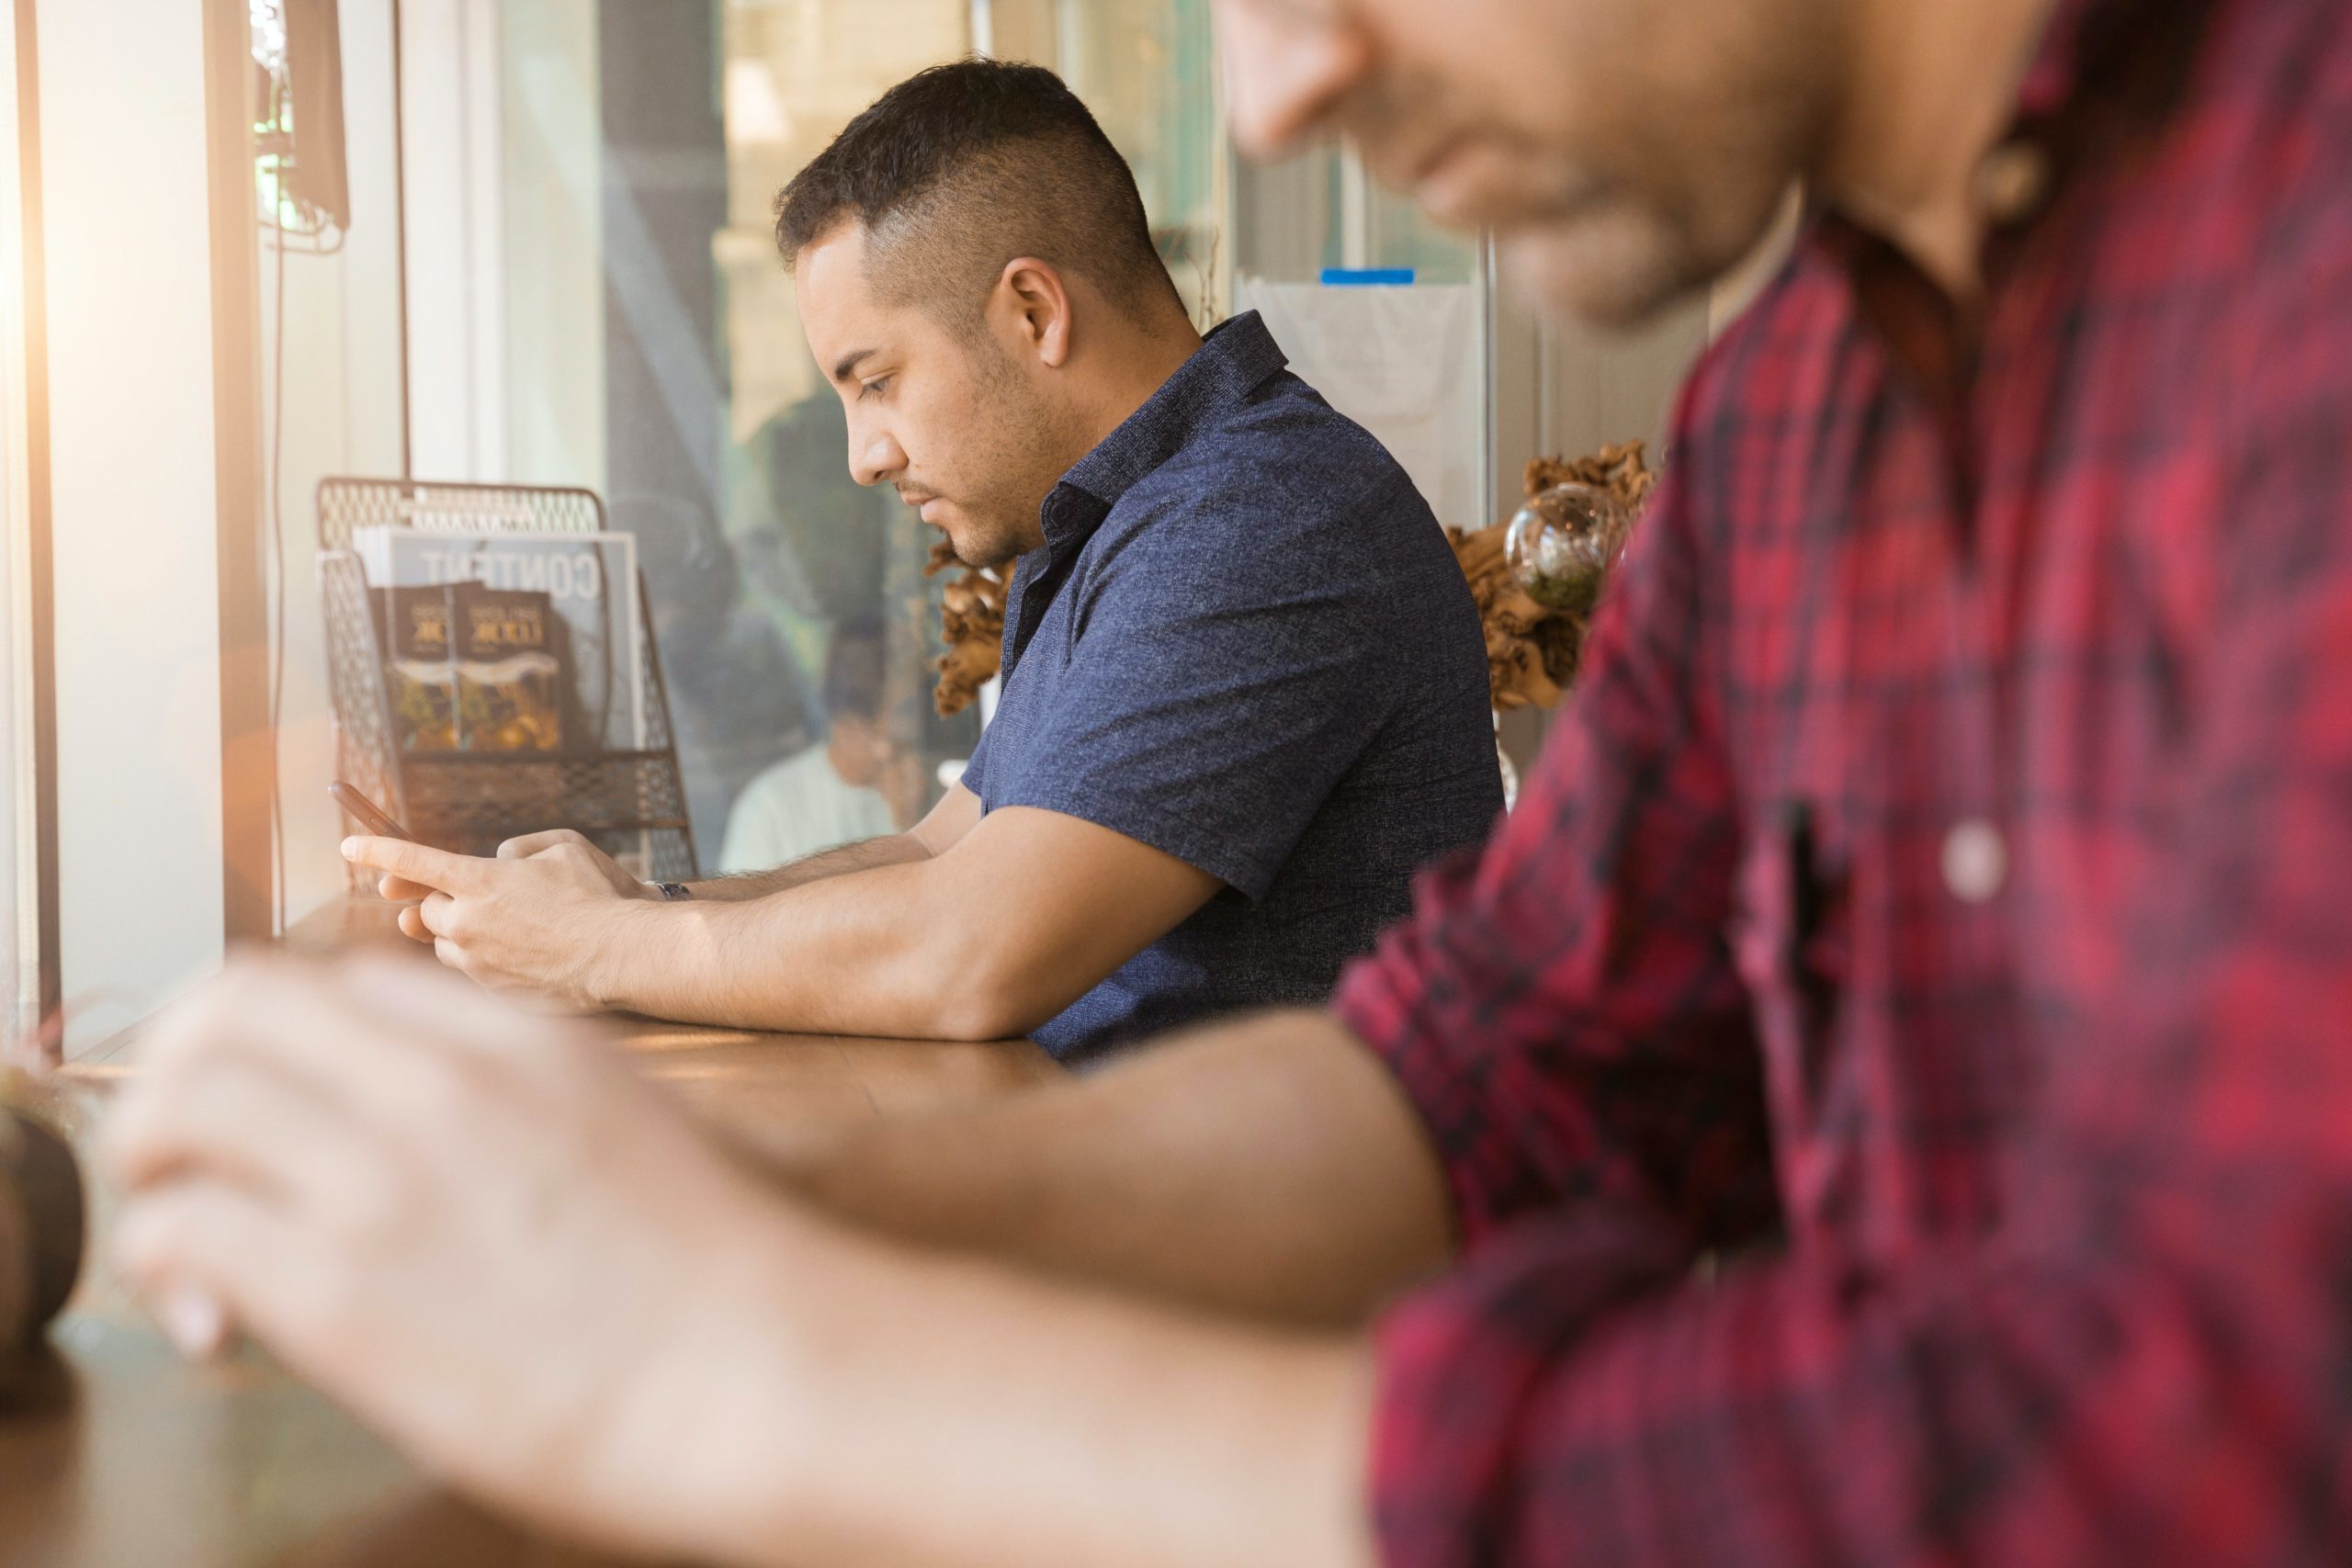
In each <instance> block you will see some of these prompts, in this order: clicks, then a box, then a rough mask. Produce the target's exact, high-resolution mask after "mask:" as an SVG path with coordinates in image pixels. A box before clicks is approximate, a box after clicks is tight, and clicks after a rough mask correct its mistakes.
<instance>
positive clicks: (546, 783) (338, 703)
mask: <svg viewBox="0 0 2352 1568" xmlns="http://www.w3.org/2000/svg"><path fill="white" fill-rule="evenodd" d="M318 505H319V578H320V581H319V589H320V603H321V605H322V612H323V614H324V615H325V618H326V647H327V666H328V669H327V674H328V690H329V693H330V695H331V698H332V703H331V706H332V717H333V729H334V755H335V767H336V774H337V776H338V777H340V778H342V779H344V780H345V781H346V782H347V783H349V784H351V785H352V786H353V787H355V788H356V789H357V790H358V791H359V792H360V793H361V794H363V795H368V797H369V798H370V799H373V800H375V801H378V802H379V803H380V804H381V805H383V806H384V807H385V808H386V809H387V810H389V811H390V812H391V813H392V815H393V816H395V817H397V818H400V819H401V822H403V823H404V824H406V826H407V827H408V829H409V830H410V831H411V832H413V833H414V834H415V835H416V837H417V838H418V839H419V840H422V841H424V842H425V843H428V844H434V845H436V846H438V847H440V848H442V849H447V850H454V851H457V852H460V853H464V854H490V853H492V852H495V851H496V849H497V847H498V845H499V844H500V843H501V842H502V841H503V840H507V839H511V838H515V837H516V836H518V835H520V834H524V833H534V832H538V831H541V830H543V829H551V828H571V829H577V830H578V831H580V832H582V833H583V834H585V835H587V836H588V837H589V838H590V839H592V840H595V841H596V842H597V843H598V844H600V845H601V846H603V847H604V848H605V850H606V851H607V852H611V853H613V854H614V855H616V857H618V858H621V859H622V860H623V862H624V863H630V862H641V864H642V870H643V873H644V874H646V875H647V876H649V877H650V878H652V879H653V880H655V881H660V882H678V881H686V880H689V879H691V878H693V877H695V876H696V875H698V874H699V870H698V867H697V865H696V862H695V839H694V828H693V826H692V824H691V823H690V822H689V821H688V820H687V816H686V791H685V782H684V778H683V777H682V775H681V774H680V773H679V769H678V746H677V738H676V733H675V731H674V730H673V729H672V728H671V725H670V705H669V698H668V695H667V694H666V692H665V691H664V689H663V687H662V659H661V654H660V652H659V650H658V649H656V648H655V646H654V642H653V626H652V621H651V617H650V614H649V612H648V610H647V607H646V596H645V591H644V584H643V580H642V577H641V575H640V577H639V582H638V591H637V622H638V625H637V631H638V638H637V644H638V649H639V657H638V658H637V659H636V660H634V663H635V666H636V667H635V669H634V670H633V671H630V670H626V669H623V670H615V669H613V668H611V640H610V639H609V638H608V639H607V641H606V643H605V660H606V663H605V669H604V670H603V671H602V678H603V679H604V680H605V681H606V682H610V681H611V680H612V679H614V678H616V677H619V678H626V679H634V680H635V681H636V682H638V689H637V693H636V697H637V700H638V701H639V702H640V703H641V705H642V708H641V711H642V714H643V728H642V732H641V733H642V739H643V741H644V744H643V745H642V746H641V747H633V748H628V749H616V748H613V747H609V746H604V745H598V746H594V747H573V746H571V745H569V744H567V745H566V747H565V748H564V749H563V750H556V751H405V752H404V751H402V750H401V749H400V746H399V743H398V740H397V731H396V729H395V728H394V725H393V720H392V712H391V705H390V698H389V697H388V696H387V694H386V690H385V679H384V671H385V649H384V648H383V646H382V643H381V640H380V638H379V632H378V626H377V621H376V618H375V616H374V615H373V614H372V613H371V610H370V606H369V601H368V594H369V592H370V585H369V583H368V579H367V574H366V570H365V567H364V566H363V564H362V560H361V558H360V556H359V554H358V553H357V552H356V549H355V547H354V535H355V533H356V530H358V529H361V528H365V527H369V526H371V525H390V526H393V527H395V528H415V527H416V526H417V524H418V521H419V519H420V518H425V519H429V518H433V517H435V516H450V515H455V516H458V517H461V518H462V519H463V520H464V521H465V523H466V525H467V528H468V530H469V531H471V532H480V533H505V532H511V533H515V534H526V535H564V534H574V535H593V534H602V533H604V532H605V503H604V502H603V501H602V500H601V499H600V498H599V497H598V496H597V495H596V494H595V492H594V491H586V490H571V489H555V488H547V487H540V486H527V485H477V484H438V483H431V482H426V481H420V480H412V479H345V478H334V479H322V480H321V481H320V484H319V491H318ZM433 531H435V530H434V529H432V528H430V527H427V528H424V529H420V530H419V532H420V533H429V532H433ZM605 696H606V702H607V711H609V702H610V696H611V694H610V691H609V687H607V690H606V694H605ZM567 739H568V738H567ZM632 739H635V738H634V737H632ZM372 885H373V878H372V875H371V874H366V873H360V872H357V871H355V872H354V873H353V874H352V876H351V886H352V887H353V890H354V891H365V890H367V889H368V888H369V887H370V886H372Z"/></svg>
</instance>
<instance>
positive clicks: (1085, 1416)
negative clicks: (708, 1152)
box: [681, 1224, 1372, 1568]
mask: <svg viewBox="0 0 2352 1568" xmlns="http://www.w3.org/2000/svg"><path fill="white" fill-rule="evenodd" d="M795 1232H798V1233H800V1234H799V1235H798V1236H797V1238H796V1239H794V1240H792V1241H791V1242H790V1243H789V1244H788V1245H778V1246H774V1247H770V1248H769V1251H768V1258H767V1260H766V1261H764V1262H763V1263H762V1264H760V1265H759V1266H758V1268H759V1270H760V1272H761V1274H762V1275H763V1277H764V1278H765V1279H766V1280H767V1284H766V1287H765V1290H764V1292H762V1293H763V1295H764V1297H765V1299H766V1300H767V1301H768V1302H770V1303H773V1305H772V1315H771V1316H770V1317H769V1319H768V1321H769V1322H770V1323H771V1324H772V1325H774V1327H773V1332H772V1333H771V1335H770V1336H769V1339H768V1344H769V1347H770V1352H769V1353H768V1354H766V1355H754V1356H752V1357H751V1358H749V1359H750V1361H751V1362H752V1364H751V1365H746V1364H745V1363H744V1360H743V1359H736V1358H729V1364H728V1365H727V1366H726V1367H724V1368H723V1369H718V1368H712V1369H710V1370H709V1371H707V1373H706V1374H705V1375H706V1376H707V1379H708V1381H709V1384H710V1388H709V1392H708V1393H707V1394H706V1395H705V1396H703V1397H701V1398H699V1399H696V1400H695V1401H693V1402H692V1403H694V1404H695V1405H696V1406H697V1407H698V1408H700V1409H701V1410H702V1412H703V1414H702V1416H698V1417H697V1419H696V1421H695V1428H696V1429H697V1430H698V1431H700V1432H702V1433H703V1434H705V1435H706V1438H707V1446H708V1447H709V1448H711V1449H712V1450H713V1455H714V1457H712V1458H705V1457H703V1456H700V1455H698V1454H696V1455H692V1456H682V1457H684V1458H685V1459H686V1461H687V1462H690V1463H692V1464H693V1465H694V1466H695V1470H696V1471H697V1473H696V1474H695V1476H694V1477H693V1478H692V1482H691V1483H690V1485H688V1486H686V1487H683V1488H682V1489H681V1490H682V1491H684V1492H696V1491H698V1492H701V1493H702V1495H705V1496H706V1497H707V1499H708V1501H709V1503H710V1504H711V1507H710V1509H709V1511H708V1513H707V1516H706V1517H705V1520H704V1523H705V1524H706V1526H707V1534H706V1537H705V1539H704V1540H702V1541H701V1542H700V1543H699V1544H700V1545H702V1546H703V1548H704V1549H705V1550H708V1551H713V1552H714V1553H715V1554H718V1555H721V1556H723V1557H725V1558H728V1559H729V1560H735V1561H743V1562H792V1563H796V1564H810V1565H815V1568H823V1565H827V1564H842V1565H849V1564H856V1563H865V1562H900V1563H909V1564H925V1565H934V1568H950V1565H953V1568H997V1565H1002V1568H1028V1565H1030V1564H1035V1563H1054V1564H1057V1565H1061V1568H1086V1565H1088V1564H1096V1563H1101V1564H1110V1563H1117V1564H1122V1565H1129V1568H1132V1565H1159V1564H1165V1565H1166V1568H1190V1565H1193V1564H1197V1563H1204V1562H1215V1563H1220V1564H1230V1565H1234V1568H1252V1565H1259V1564H1262V1565H1264V1568H1359V1565H1361V1564H1364V1563H1367V1562H1369V1561H1370V1559H1371V1550H1370V1545H1369V1542H1370V1532H1369V1527H1368V1524H1367V1522H1366V1516H1365V1511H1364V1506H1363V1471H1364V1464H1365V1455H1366V1451H1367V1449H1368V1439H1367V1428H1368V1423H1369V1411H1370V1405H1371V1383H1372V1375H1371V1360H1370V1354H1369V1351H1368V1349H1367V1348H1366V1347H1365V1346H1364V1344H1363V1341H1362V1340H1361V1339H1360V1338H1359V1337H1332V1338H1328V1339H1327V1338H1317V1337H1300V1336H1296V1335H1293V1334H1285V1333H1283V1332H1279V1331H1277V1330H1273V1329H1270V1328H1265V1327H1260V1326H1254V1325H1235V1324H1227V1323H1222V1322H1216V1321H1213V1320H1209V1319H1204V1318H1201V1317H1195V1316H1191V1315H1187V1314H1180V1313H1176V1312H1173V1311H1170V1310H1169V1309H1167V1308H1165V1307H1162V1306H1156V1305H1154V1304H1152V1303H1143V1302H1136V1301H1133V1300H1127V1299H1121V1298H1117V1297H1114V1296H1111V1295H1107V1294H1099V1293H1095V1292H1086V1291H1082V1290H1080V1289H1077V1288H1074V1287H1071V1286H1069V1285H1066V1284H1057V1283H1054V1282H1051V1281H1048V1280H1041V1279H1038V1278H1035V1277H1033V1276H1027V1275H1024V1274H1023V1273H1021V1272H1019V1271H1017V1270H1012V1269H1003V1268H1001V1267H999V1266H994V1265H989V1264H986V1263H981V1262H976V1261H973V1260H968V1259H956V1258H948V1257H944V1256H942V1255H937V1254H927V1253H922V1252H920V1251H916V1250H913V1249H908V1248H904V1247H896V1246H890V1245H884V1244H879V1243H876V1242H873V1241H871V1240H867V1239H864V1238H860V1237H856V1236H853V1235H845V1234H841V1233H835V1232H832V1231H831V1227H814V1226H809V1225H806V1224H786V1225H780V1226H777V1227H774V1228H773V1229H771V1230H768V1231H766V1232H765V1234H766V1235H767V1236H768V1237H769V1238H770V1240H771V1241H772V1240H773V1239H774V1238H775V1237H776V1236H779V1235H792V1233H795ZM684 1355H685V1356H687V1357H688V1358H693V1357H695V1356H696V1355H700V1356H702V1357H704V1358H705V1359H707V1358H708V1355H709V1352H708V1351H707V1349H701V1350H696V1349H688V1350H686V1351H684ZM713 1469H718V1470H719V1471H721V1472H723V1473H724V1477H725V1484H724V1485H723V1486H721V1487H712V1486H711V1485H710V1482H711V1475H710V1472H711V1471H712V1470H713ZM1080 1475H1082V1476H1084V1477H1085V1482H1084V1483H1083V1484H1075V1485H1074V1484H1072V1481H1071V1478H1072V1477H1073V1476H1080ZM917 1500H919V1501H920V1503H921V1506H909V1505H910V1502H911V1501H917Z"/></svg>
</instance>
